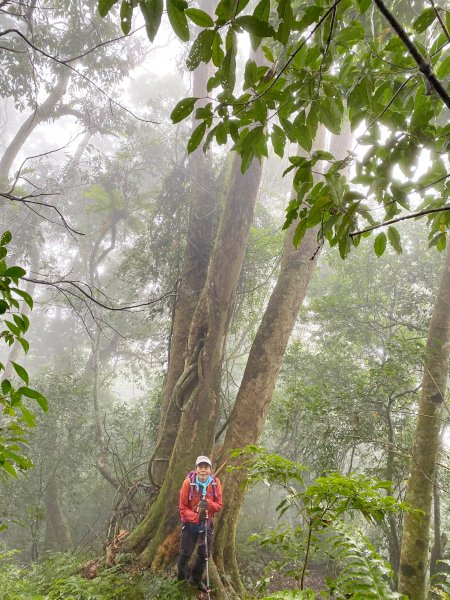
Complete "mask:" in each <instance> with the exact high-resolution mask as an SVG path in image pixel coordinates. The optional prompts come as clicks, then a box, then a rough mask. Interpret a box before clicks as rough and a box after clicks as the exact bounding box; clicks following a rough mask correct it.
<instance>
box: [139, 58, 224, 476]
mask: <svg viewBox="0 0 450 600" xmlns="http://www.w3.org/2000/svg"><path fill="white" fill-rule="evenodd" d="M209 75H210V67H209V65H205V64H204V63H202V64H201V65H200V66H199V67H198V68H197V69H196V70H195V71H194V73H193V90H192V91H193V96H195V97H198V98H202V97H204V96H206V83H207V81H208V77H209ZM197 125H198V122H197V121H196V119H195V118H194V120H193V129H194V128H195V127H196V126H197ZM189 173H190V206H189V223H188V231H187V240H186V249H185V253H184V260H183V266H182V270H181V274H180V283H179V286H178V294H177V299H176V303H175V307H174V311H173V321H172V332H171V338H170V352H169V366H168V371H167V378H166V381H165V385H164V391H163V402H162V408H161V420H160V424H159V430H158V440H157V443H156V447H155V450H154V451H153V454H152V457H151V459H150V462H149V477H150V480H151V481H152V483H154V484H156V485H158V486H160V485H161V484H162V482H163V481H164V477H165V474H166V472H167V467H168V465H169V460H170V455H171V453H172V450H173V447H174V444H175V440H176V437H177V433H178V427H179V424H180V418H181V412H180V410H179V408H178V407H177V406H176V404H175V403H174V402H172V395H173V391H174V387H175V385H176V383H177V381H178V380H179V378H180V376H181V375H182V373H183V371H184V366H185V360H186V352H187V341H188V337H189V329H190V326H191V321H192V317H193V315H194V311H195V307H196V306H197V303H198V300H199V297H200V293H201V291H202V289H203V287H204V285H205V281H206V274H207V271H208V264H209V259H210V255H211V250H212V247H213V242H214V236H215V233H216V222H217V220H218V219H217V212H218V202H217V198H216V195H215V194H214V176H213V172H212V167H211V161H210V158H209V157H208V156H207V155H205V154H204V152H203V150H202V149H201V148H198V149H197V150H196V151H195V152H193V153H192V155H191V156H190V158H189Z"/></svg>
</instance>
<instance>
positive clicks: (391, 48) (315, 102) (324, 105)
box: [99, 0, 450, 257]
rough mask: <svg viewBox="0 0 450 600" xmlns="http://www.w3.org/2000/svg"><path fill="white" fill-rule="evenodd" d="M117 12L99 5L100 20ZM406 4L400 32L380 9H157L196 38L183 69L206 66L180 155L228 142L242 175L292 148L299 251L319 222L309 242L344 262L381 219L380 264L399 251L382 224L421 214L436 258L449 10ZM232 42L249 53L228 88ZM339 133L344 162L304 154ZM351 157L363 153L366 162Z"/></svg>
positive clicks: (153, 28) (188, 105) (338, 0)
mask: <svg viewBox="0 0 450 600" xmlns="http://www.w3.org/2000/svg"><path fill="white" fill-rule="evenodd" d="M114 4H116V1H115V0H100V2H99V10H100V14H102V15H106V14H107V13H108V12H109V10H110V9H111V8H112V7H113V5H114ZM124 5H126V6H127V9H126V11H127V15H128V16H127V18H131V16H132V11H133V5H132V4H131V3H128V2H125V1H124V2H122V9H121V14H122V13H123V12H124V8H123V7H124ZM416 5H417V3H416V2H404V1H403V0H400V1H397V2H395V3H394V9H393V12H394V13H395V14H397V15H402V22H399V21H398V19H396V18H395V15H393V18H394V20H395V23H396V25H398V28H397V27H394V25H392V23H389V22H388V21H387V20H386V18H385V16H383V15H382V13H381V12H380V11H381V10H382V7H383V6H384V3H383V2H382V1H381V0H373V1H371V0H357V2H356V3H355V2H352V1H351V0H334V2H330V0H308V1H306V2H302V3H296V2H293V0H260V1H259V2H258V3H257V4H256V6H255V7H254V9H253V10H249V6H252V7H253V6H254V5H253V4H251V5H250V3H249V1H248V0H220V1H219V2H218V4H217V6H216V10H215V15H214V16H213V17H211V16H210V15H208V14H207V13H206V12H204V11H201V10H200V9H197V8H192V7H190V6H189V5H188V3H187V2H186V1H185V0H166V10H167V14H168V17H169V21H170V23H171V26H172V28H173V30H174V31H175V33H176V34H177V35H178V37H179V38H180V39H181V40H183V41H188V40H189V38H190V31H189V21H191V22H192V23H194V24H195V25H197V26H199V27H200V32H199V33H198V35H197V36H196V38H195V40H194V42H193V43H192V46H191V50H190V53H189V56H188V59H187V63H186V64H187V68H188V69H190V70H193V69H195V68H197V66H198V65H199V64H200V63H201V62H205V63H207V62H209V61H212V63H213V65H214V67H215V72H214V74H213V76H212V77H211V78H210V79H209V81H208V85H207V92H208V100H209V102H208V103H207V104H206V106H204V107H201V108H197V109H196V103H197V100H199V98H194V97H190V98H185V99H183V100H181V101H180V102H179V103H178V104H177V105H176V106H175V108H174V110H173V112H172V115H171V117H172V120H173V122H174V123H177V122H179V121H181V120H183V119H185V118H186V117H188V116H189V115H190V114H191V113H192V112H193V111H195V109H196V112H195V116H196V118H197V119H199V120H200V123H199V125H198V127H197V128H196V129H195V130H194V132H193V133H192V136H191V139H190V141H189V144H188V150H189V151H190V152H192V151H193V150H195V148H197V147H198V146H199V145H200V144H201V142H202V140H203V139H204V143H203V148H204V149H206V148H208V146H209V145H210V144H211V142H212V141H213V140H216V141H217V143H218V144H225V143H226V142H227V141H228V140H229V139H231V141H232V143H233V147H234V149H235V150H236V151H237V152H238V153H239V154H240V155H241V157H242V171H243V172H244V171H245V170H246V169H247V168H248V167H249V165H250V164H251V162H252V160H253V159H254V158H255V157H256V158H258V159H261V158H262V157H263V156H267V155H268V145H269V144H272V147H273V149H274V151H275V152H276V153H277V154H278V155H280V156H283V155H284V153H285V152H288V149H289V144H290V143H294V144H298V145H300V146H301V147H302V148H303V150H304V151H305V152H306V153H307V155H306V157H299V156H289V162H290V166H289V167H288V168H287V169H286V171H285V174H286V173H288V172H291V171H292V172H293V175H294V188H295V191H296V197H295V198H294V199H293V200H292V201H291V202H290V204H289V206H288V208H287V214H286V221H285V227H288V226H290V225H291V224H292V223H294V222H297V225H296V227H297V231H296V236H295V241H296V243H297V244H299V243H300V242H301V239H302V237H303V235H304V233H305V231H306V230H307V229H308V228H309V227H313V226H315V225H317V224H319V223H321V228H320V233H319V239H318V241H319V243H320V244H322V243H324V242H325V241H326V242H328V243H329V244H330V246H335V245H337V246H338V247H339V252H340V254H341V256H342V257H345V256H347V254H348V252H349V251H350V249H351V247H352V246H357V245H358V244H359V242H360V239H361V236H362V235H368V234H370V230H371V229H372V228H378V227H379V226H380V225H381V224H382V223H383V224H384V223H386V222H387V223H388V224H389V225H390V226H389V228H388V229H387V232H386V233H385V232H384V231H382V232H381V233H379V234H378V235H377V236H376V238H375V252H376V254H377V255H378V256H381V255H382V254H383V252H384V250H385V248H386V246H387V244H388V243H389V244H390V245H391V246H392V247H393V248H394V249H395V250H396V251H397V252H401V249H402V248H401V242H400V235H399V233H398V231H397V229H396V228H395V227H394V226H393V225H392V223H390V222H391V221H394V222H395V221H396V220H397V219H399V218H404V217H405V216H406V217H407V218H410V215H416V214H418V215H419V216H421V215H422V214H427V215H428V217H427V218H428V220H429V224H430V245H431V246H436V247H437V248H438V249H439V250H442V249H444V247H445V245H446V229H447V227H448V225H449V224H450V214H449V212H448V209H449V208H450V206H447V204H446V203H447V201H448V193H449V189H450V188H449V184H448V183H446V181H447V177H448V173H447V168H446V164H445V160H443V154H445V153H446V151H447V150H448V139H449V136H450V125H449V124H448V119H447V118H446V115H445V112H443V106H444V102H445V103H447V100H448V106H450V99H448V91H446V90H448V87H447V88H446V87H445V81H446V80H448V76H449V75H450V53H449V50H448V47H449V43H450V40H449V35H448V31H449V29H450V13H448V11H443V10H440V9H439V8H437V9H436V10H434V9H432V8H431V7H427V8H425V9H423V10H420V7H419V6H418V5H417V6H416ZM139 7H140V9H141V11H142V13H143V14H144V17H145V19H146V24H147V33H148V36H149V38H150V40H153V39H154V38H155V36H156V33H157V31H158V27H159V24H160V21H161V16H162V12H163V9H164V4H163V0H146V1H143V2H140V3H139ZM127 27H128V25H127ZM124 31H127V29H126V28H124ZM242 34H245V35H249V36H250V39H251V43H252V47H253V51H254V55H253V57H252V58H250V59H249V60H248V61H247V63H246V66H245V75H244V81H243V85H242V89H240V90H238V89H237V87H236V83H237V78H236V55H237V49H238V36H239V35H242ZM257 51H260V52H262V53H263V54H264V57H265V59H264V64H262V65H261V64H258V62H261V61H257V60H256V59H255V57H256V54H257ZM432 82H434V85H433V83H432ZM437 92H439V94H438V93H437ZM445 97H446V98H447V100H446V99H445ZM443 99H444V102H443ZM447 114H448V113H447ZM347 124H350V127H351V128H352V129H353V130H354V131H355V130H357V131H358V139H357V142H356V144H355V147H354V148H353V149H352V151H351V152H349V153H348V156H347V158H346V159H344V160H336V159H335V157H334V156H333V155H332V154H330V153H329V152H327V151H325V150H319V151H318V152H312V153H311V150H312V142H313V140H314V139H315V137H316V133H317V130H318V127H320V126H324V127H326V128H327V129H328V131H329V132H330V133H331V134H333V135H340V134H341V133H342V131H343V130H344V129H345V128H346V127H347ZM361 128H362V130H363V131H364V133H362V134H359V132H360V131H361ZM358 147H359V148H361V149H363V150H365V153H364V155H363V156H361V153H360V152H358ZM425 151H429V152H430V161H429V166H428V169H426V171H425V172H424V173H423V174H422V175H421V176H417V175H416V171H417V165H418V163H419V162H421V163H422V164H423V163H424V156H426V155H425V154H424V152H425ZM319 161H325V163H326V164H327V167H326V172H325V174H324V176H323V178H322V180H320V181H319V182H317V183H314V181H313V176H312V171H313V170H314V168H316V165H317V163H318V162H319ZM350 165H352V166H353V170H354V172H355V176H354V177H353V178H352V180H351V181H349V180H348V179H347V178H346V177H345V176H344V171H346V170H347V169H348V167H349V166H350ZM411 194H414V208H415V212H412V213H411V212H410V211H411V205H410V202H411V199H410V197H411ZM404 211H407V213H408V214H407V215H404V214H403V213H404ZM400 214H402V217H398V215H400ZM367 230H369V231H367Z"/></svg>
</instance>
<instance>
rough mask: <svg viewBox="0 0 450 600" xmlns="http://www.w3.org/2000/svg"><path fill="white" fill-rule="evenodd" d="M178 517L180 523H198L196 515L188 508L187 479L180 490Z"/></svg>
mask: <svg viewBox="0 0 450 600" xmlns="http://www.w3.org/2000/svg"><path fill="white" fill-rule="evenodd" d="M178 506H179V509H180V517H181V520H182V521H186V522H187V523H198V513H197V512H194V511H193V510H191V509H190V508H189V479H188V478H186V479H185V480H184V481H183V485H182V486H181V490H180V502H179V505H178Z"/></svg>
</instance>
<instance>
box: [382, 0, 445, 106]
mask: <svg viewBox="0 0 450 600" xmlns="http://www.w3.org/2000/svg"><path fill="white" fill-rule="evenodd" d="M373 1H374V3H375V4H376V5H377V6H378V9H379V11H380V12H381V14H382V15H383V16H384V17H385V18H386V20H387V21H388V22H389V24H390V25H391V26H392V29H393V30H394V31H395V33H396V34H397V35H398V37H399V38H400V39H401V41H402V42H403V44H404V45H405V46H406V48H407V49H408V52H409V53H410V54H411V56H412V57H413V59H414V60H415V61H416V63H417V65H418V67H419V70H420V72H421V73H423V74H424V76H425V78H426V79H427V81H428V82H429V83H430V85H431V86H432V88H433V89H434V90H436V93H437V94H438V95H439V96H440V98H441V99H442V101H443V102H444V104H445V105H446V106H447V108H450V96H449V94H448V93H447V91H446V89H445V88H444V86H443V85H442V83H441V82H440V81H439V79H438V78H437V77H436V75H435V74H434V73H433V70H432V68H431V65H430V63H429V62H427V61H426V60H425V58H424V57H423V56H422V54H421V53H420V52H419V50H418V49H417V47H416V46H415V45H414V44H413V42H412V41H411V40H410V39H409V37H408V34H407V33H406V31H405V30H404V29H403V27H402V26H401V25H400V23H399V22H398V21H397V19H396V18H395V17H394V15H393V14H392V13H391V11H390V10H389V9H388V8H387V6H386V5H385V3H384V2H383V0H373Z"/></svg>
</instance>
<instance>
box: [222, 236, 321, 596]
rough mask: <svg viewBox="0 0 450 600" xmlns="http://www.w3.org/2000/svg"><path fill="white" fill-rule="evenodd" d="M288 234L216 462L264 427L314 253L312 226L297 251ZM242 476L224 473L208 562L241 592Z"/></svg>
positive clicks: (250, 440)
mask: <svg viewBox="0 0 450 600" xmlns="http://www.w3.org/2000/svg"><path fill="white" fill-rule="evenodd" d="M294 232H295V227H292V228H291V229H290V230H289V231H288V234H287V235H286V238H285V242H284V249H283V259H282V262H281V270H280V274H279V277H278V280H277V283H276V286H275V288H274V290H273V292H272V295H271V297H270V300H269V304H268V306H267V309H266V311H265V313H264V316H263V318H262V321H261V324H260V326H259V329H258V332H257V334H256V337H255V340H254V342H253V345H252V348H251V350H250V354H249V357H248V361H247V366H246V368H245V372H244V376H243V379H242V382H241V385H240V388H239V392H238V395H237V398H236V402H235V405H234V407H233V410H232V413H231V418H230V424H229V426H228V429H227V433H226V436H225V441H224V444H223V448H222V457H221V458H220V460H219V463H222V461H223V460H224V459H225V458H226V457H227V454H228V452H229V451H230V450H232V449H233V448H239V447H242V446H245V445H247V444H255V443H257V441H258V439H259V437H260V435H261V432H262V429H263V426H264V422H265V419H266V415H267V411H268V408H269V406H270V402H271V400H272V394H273V390H274V388H275V383H276V380H277V375H278V371H279V369H280V366H281V362H282V358H283V354H284V351H285V348H286V344H287V342H288V340H289V337H290V335H291V332H292V329H293V327H294V325H295V322H296V319H297V315H298V310H299V308H300V306H301V303H302V301H303V299H304V297H305V294H306V290H307V288H308V284H309V281H310V279H311V275H312V273H313V270H314V267H315V265H316V262H317V256H318V253H317V248H318V245H317V232H318V228H317V227H314V228H313V229H309V230H308V231H307V233H306V235H305V237H304V238H303V241H302V243H301V245H300V246H299V248H298V249H297V250H296V249H295V248H294V246H293V243H292V238H293V235H294ZM244 479H245V473H244V472H243V471H240V472H239V471H233V473H232V474H226V475H225V478H224V490H225V494H226V502H225V504H224V508H223V510H222V514H221V516H220V520H219V523H218V527H217V529H216V540H215V546H214V561H215V563H216V566H217V568H218V570H219V573H221V574H225V573H226V574H227V575H228V577H231V578H232V582H233V585H234V587H235V589H236V591H237V592H238V593H243V589H242V588H241V585H240V579H239V572H238V568H237V564H236V558H235V535H236V527H237V522H238V518H239V512H240V509H241V506H242V501H243V496H244V491H243V489H242V487H241V484H242V482H243V480H244ZM224 580H225V578H224Z"/></svg>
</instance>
